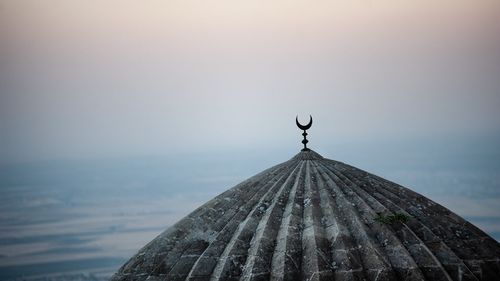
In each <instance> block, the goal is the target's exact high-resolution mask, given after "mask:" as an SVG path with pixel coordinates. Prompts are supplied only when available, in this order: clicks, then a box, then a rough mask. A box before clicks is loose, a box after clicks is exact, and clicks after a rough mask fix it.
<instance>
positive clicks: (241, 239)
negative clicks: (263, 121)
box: [210, 171, 289, 280]
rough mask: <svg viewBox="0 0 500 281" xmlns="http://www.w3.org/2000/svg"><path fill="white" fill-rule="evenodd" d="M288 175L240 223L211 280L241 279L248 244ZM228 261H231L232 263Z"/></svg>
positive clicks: (284, 174) (274, 185)
mask: <svg viewBox="0 0 500 281" xmlns="http://www.w3.org/2000/svg"><path fill="white" fill-rule="evenodd" d="M288 173H289V172H288ZM288 173H287V172H286V171H285V173H283V174H281V177H280V180H279V181H277V182H276V183H275V184H273V186H272V187H271V188H270V189H269V190H268V191H267V192H266V193H265V194H264V196H262V197H261V198H260V200H259V202H258V204H256V205H255V206H254V208H253V209H252V211H251V212H250V213H249V214H248V216H247V217H246V218H245V220H243V221H242V222H241V223H240V225H239V226H238V229H237V230H236V232H235V233H234V234H233V236H232V237H231V239H230V240H229V242H228V243H227V245H226V247H225V249H224V252H223V253H222V255H221V257H220V259H219V260H218V262H217V265H216V266H215V269H214V271H213V273H212V275H211V277H210V280H229V279H235V278H238V277H239V275H240V273H241V268H239V265H240V264H243V263H244V262H245V260H246V255H247V249H248V244H249V243H250V239H251V238H252V236H253V232H254V231H255V228H256V227H257V223H258V219H260V217H261V216H262V214H263V212H264V210H265V209H266V207H267V204H268V203H267V202H269V201H271V200H272V197H273V194H274V192H275V189H277V186H279V185H280V183H281V181H282V180H283V179H284V178H285V177H286V176H287V175H288ZM228 259H230V263H229V261H228Z"/></svg>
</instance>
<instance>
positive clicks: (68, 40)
mask: <svg viewBox="0 0 500 281" xmlns="http://www.w3.org/2000/svg"><path fill="white" fill-rule="evenodd" d="M499 73H500V2H499V1H495V0H491V1H489V0H479V1H463V0H458V1H457V0H455V1H451V0H443V1H430V0H423V1H397V2H396V1H388V0H381V1H319V2H315V3H311V2H310V1H236V2H235V1H203V2H199V1H140V2H139V1H62V0H61V1H59V0H46V1H13V0H12V1H6V0H0V203H1V204H0V206H1V207H0V208H1V212H0V214H1V215H0V271H1V272H2V273H3V274H4V275H1V276H0V279H4V278H7V276H17V275H19V273H20V272H23V271H26V270H27V269H28V268H29V269H30V270H34V272H35V273H36V272H37V270H39V269H41V268H48V267H47V266H41V265H40V263H42V262H53V264H52V266H53V268H52V269H53V270H52V271H50V270H49V271H50V272H45V273H54V272H61V271H63V270H62V269H64V268H65V269H64V270H66V271H75V270H76V271H81V270H83V271H89V270H90V271H91V270H94V271H95V270H96V268H95V264H105V265H106V266H105V268H104V269H103V268H100V269H99V270H100V271H99V270H97V271H96V272H105V273H103V274H109V272H111V271H114V270H115V269H116V267H117V266H118V265H119V264H120V263H122V262H123V261H124V260H125V259H126V258H128V257H129V256H130V255H131V254H133V253H134V252H135V251H137V249H138V248H139V247H141V246H142V245H144V244H145V243H146V242H148V241H150V240H151V239H152V238H154V237H155V236H156V235H157V234H159V233H160V232H161V231H162V230H164V229H165V228H166V227H167V226H169V225H171V224H172V223H174V222H175V221H177V220H178V219H179V218H180V217H182V216H184V215H186V214H187V213H189V212H190V211H191V210H193V209H195V208H196V207H197V206H199V205H200V204H202V203H203V202H205V201H206V200H208V199H210V198H211V197H213V196H215V195H216V194H218V193H220V192H222V191H224V190H226V189H227V188H229V187H231V186H233V185H234V184H236V183H238V182H240V181H242V180H244V179H246V178H247V177H249V176H251V175H253V174H255V173H257V172H259V171H261V170H263V169H265V168H268V167H269V166H271V165H273V164H276V163H279V162H282V161H285V160H288V159H289V158H290V157H292V156H293V155H294V154H295V153H297V152H298V150H299V148H300V146H301V144H300V140H301V137H302V136H301V135H300V133H301V132H299V131H298V129H297V128H296V127H295V124H294V118H295V116H296V115H297V114H299V118H300V119H301V120H302V121H306V120H307V119H306V118H307V115H309V114H312V115H313V117H314V124H313V126H312V128H311V130H310V131H308V133H309V140H310V146H311V148H313V149H314V150H316V151H317V152H318V153H320V154H322V155H323V156H324V157H327V158H331V159H336V160H340V161H343V162H346V163H349V164H352V165H355V166H357V167H359V168H362V169H365V170H367V171H370V172H373V173H375V174H378V175H381V176H383V177H386V178H388V179H390V180H393V181H395V182H398V183H400V184H403V185H405V186H407V187H409V188H412V189H413V190H415V191H417V192H420V193H422V194H424V195H426V196H428V197H429V198H431V199H433V200H435V201H437V202H439V203H442V204H444V205H445V206H447V207H448V208H450V209H451V210H453V211H455V212H456V213H458V214H459V215H462V216H464V217H465V218H467V219H470V220H471V221H472V222H473V223H474V224H476V225H477V226H479V227H480V228H482V229H483V230H485V231H487V232H488V233H489V234H490V235H492V236H493V237H495V238H496V239H497V240H498V239H500V235H499V233H500V229H499V225H500V208H499V207H498V206H500V176H499V175H500V146H499V145H498V143H500V122H499V120H500V110H499V108H500V79H498V78H499ZM65 261H69V262H72V261H74V263H70V264H64V263H63V262H65ZM16 266H27V267H16ZM78 266H83V267H84V268H83V269H82V268H78ZM9 272H10V273H9ZM38 273H40V272H38ZM45 273H40V274H42V275H43V274H45ZM9 274H10V275H9Z"/></svg>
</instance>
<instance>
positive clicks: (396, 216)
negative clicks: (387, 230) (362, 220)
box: [375, 213, 410, 224]
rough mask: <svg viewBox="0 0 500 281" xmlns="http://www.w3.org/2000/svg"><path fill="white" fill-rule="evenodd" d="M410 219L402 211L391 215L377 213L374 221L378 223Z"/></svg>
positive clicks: (403, 221)
mask: <svg viewBox="0 0 500 281" xmlns="http://www.w3.org/2000/svg"><path fill="white" fill-rule="evenodd" d="M409 219H410V216H408V215H405V214H403V213H395V214H393V215H387V216H384V215H381V214H379V215H378V216H377V217H376V218H375V221H378V222H379V223H383V224H393V223H395V222H401V223H405V222H407V221H408V220H409Z"/></svg>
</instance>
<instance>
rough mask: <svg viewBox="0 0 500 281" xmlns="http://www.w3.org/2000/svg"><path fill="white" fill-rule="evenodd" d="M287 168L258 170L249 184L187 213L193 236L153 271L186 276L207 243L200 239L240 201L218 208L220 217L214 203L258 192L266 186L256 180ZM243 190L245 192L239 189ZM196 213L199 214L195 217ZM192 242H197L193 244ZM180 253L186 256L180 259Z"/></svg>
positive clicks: (272, 176) (220, 223) (229, 215)
mask: <svg viewBox="0 0 500 281" xmlns="http://www.w3.org/2000/svg"><path fill="white" fill-rule="evenodd" d="M288 164H290V163H288ZM286 168H287V165H283V166H282V167H277V168H275V169H271V170H270V171H268V172H267V173H260V174H258V175H257V176H256V177H257V179H253V180H252V178H253V177H252V178H251V179H250V180H249V181H247V182H246V183H247V184H249V185H246V184H243V185H237V186H236V187H235V188H233V189H231V190H230V191H232V192H224V193H222V194H221V195H219V196H217V197H216V198H215V199H214V200H211V201H209V203H210V202H211V203H210V204H208V203H207V204H205V205H204V206H202V207H200V208H198V209H197V210H196V211H195V212H194V213H192V214H191V215H189V216H188V219H189V222H190V223H191V225H192V226H190V227H189V230H190V231H189V232H188V233H189V234H184V235H189V236H191V237H192V238H191V239H190V241H181V242H178V243H177V244H176V247H172V248H171V249H170V250H169V251H168V255H167V254H166V253H165V257H164V258H163V260H162V261H161V262H159V263H157V264H158V266H157V267H156V268H155V269H154V270H153V274H154V275H162V274H168V275H169V278H171V279H175V278H181V279H182V278H183V277H185V275H186V274H187V272H185V271H186V270H187V271H188V272H189V269H190V268H189V267H188V266H187V265H188V264H192V263H194V262H195V261H196V255H200V254H201V253H200V251H203V250H204V249H203V247H202V248H200V245H202V244H204V245H206V246H208V245H207V243H204V242H203V241H206V240H209V239H207V238H210V237H213V236H214V235H215V232H217V231H219V230H220V228H221V227H222V226H223V224H225V223H227V221H228V220H230V219H231V218H232V217H234V214H235V212H232V207H233V206H234V205H237V202H238V201H239V200H233V202H231V203H232V204H231V205H229V206H230V207H229V210H227V208H228V206H226V209H224V208H223V207H220V208H222V212H224V214H223V215H222V216H218V215H219V214H220V211H216V208H219V207H217V206H219V205H223V203H224V202H226V201H227V200H226V198H228V197H240V198H241V197H242V196H245V195H246V196H248V195H249V194H252V193H254V194H255V193H257V192H259V190H262V189H265V188H266V185H263V186H262V185H261V186H260V187H259V188H256V187H257V186H259V183H260V182H262V181H264V182H265V181H267V180H270V181H272V180H273V179H275V178H276V177H277V176H276V174H279V172H281V171H284V170H286ZM242 189H243V190H244V191H242ZM241 193H243V194H241ZM223 206H224V205H223ZM204 209H207V210H208V211H207V212H204V213H201V212H199V210H204ZM199 213H201V214H199ZM198 214H199V216H197V215H198ZM214 217H219V219H217V220H216V221H215V223H214V224H213V225H210V227H209V228H207V226H208V223H207V221H210V220H213V218H214ZM185 228H186V227H185ZM193 234H194V235H193ZM196 236H200V237H201V239H198V238H197V237H196ZM199 240H200V241H199ZM191 241H195V242H196V241H198V242H196V243H192V242H191ZM208 242H209V241H208ZM200 243H201V244H200ZM190 247H192V249H190ZM205 248H206V247H205ZM183 256H185V257H184V258H183ZM156 258H157V259H162V258H161V256H158V257H156Z"/></svg>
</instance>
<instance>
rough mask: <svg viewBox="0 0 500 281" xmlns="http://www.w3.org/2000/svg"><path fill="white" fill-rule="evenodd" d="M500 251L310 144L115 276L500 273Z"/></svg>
mask: <svg viewBox="0 0 500 281" xmlns="http://www.w3.org/2000/svg"><path fill="white" fill-rule="evenodd" d="M499 258H500V244H499V243H498V242H496V241H495V240H494V239H492V238H491V237H489V236H488V235H487V234H485V233H484V232H483V231H481V230H480V229H478V228H477V227H475V226H473V225H472V224H470V223H469V222H467V221H465V220H464V219H463V218H461V217H459V216H458V215H456V214H454V213H453V212H451V211H450V210H448V209H446V208H444V207H443V206H441V205H439V204H437V203H435V202H433V201H431V200H429V199H427V198H426V197H424V196H422V195H420V194H418V193H415V192H413V191H411V190H409V189H407V188H405V187H402V186H400V185H398V184H396V183H393V182H390V181H388V180H385V179H383V178H380V177H378V176H375V175H373V174H370V173H367V172H365V171H363V170H360V169H357V168H355V167H352V166H349V165H347V164H344V163H342V162H338V161H334V160H329V159H325V158H323V157H322V156H320V155H319V154H317V153H316V152H314V151H312V150H305V151H302V152H300V153H299V154H297V155H296V156H295V157H293V158H292V159H290V160H289V161H286V162H284V163H281V164H279V165H276V166H274V167H272V168H270V169H267V170H265V171H263V172H261V173H259V174H257V175H255V176H253V177H251V178H249V179H247V180H245V181H244V182H242V183H240V184H238V185H237V186H235V187H233V188H231V189H229V190H227V191H226V192H224V193H222V194H220V195H219V196H217V197H215V198H214V199H212V200H210V201H208V202H207V203H206V204H204V205H203V206H201V207H199V208H198V209H196V210H195V211H194V212H192V213H191V214H189V215H188V216H187V217H185V218H183V219H181V220H180V221H179V222H177V223H176V224H175V225H173V226H172V227H170V228H168V229H167V230H166V231H165V232H163V233H162V234H160V235H159V236H158V237H157V238H155V239H154V240H153V241H151V242H150V243H149V244H147V245H146V246H145V247H144V248H142V249H141V250H140V251H139V253H137V254H136V255H135V256H134V257H132V258H131V259H130V260H129V261H128V262H127V263H126V264H125V265H123V266H122V268H121V269H120V270H119V272H118V273H116V274H115V275H114V276H113V277H112V280H237V279H238V280H500V261H499Z"/></svg>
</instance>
